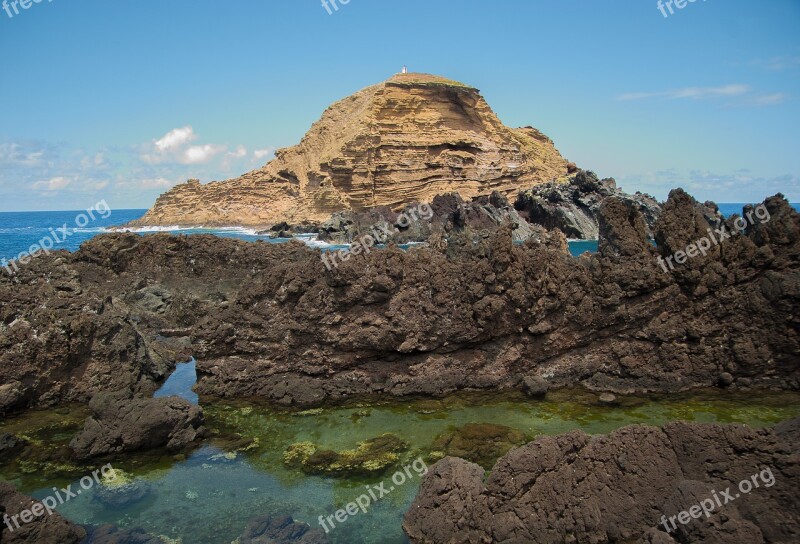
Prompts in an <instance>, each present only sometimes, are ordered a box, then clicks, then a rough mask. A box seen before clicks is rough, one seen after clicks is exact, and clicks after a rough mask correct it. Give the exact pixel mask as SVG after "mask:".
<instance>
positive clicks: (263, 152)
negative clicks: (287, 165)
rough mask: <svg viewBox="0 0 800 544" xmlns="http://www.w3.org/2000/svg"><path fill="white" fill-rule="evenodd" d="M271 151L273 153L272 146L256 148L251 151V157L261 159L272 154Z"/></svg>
mask: <svg viewBox="0 0 800 544" xmlns="http://www.w3.org/2000/svg"><path fill="white" fill-rule="evenodd" d="M273 153H275V148H274V147H265V148H264V149H256V150H255V151H253V157H255V158H256V159H259V160H261V159H263V158H264V157H268V156H270V155H272V154H273Z"/></svg>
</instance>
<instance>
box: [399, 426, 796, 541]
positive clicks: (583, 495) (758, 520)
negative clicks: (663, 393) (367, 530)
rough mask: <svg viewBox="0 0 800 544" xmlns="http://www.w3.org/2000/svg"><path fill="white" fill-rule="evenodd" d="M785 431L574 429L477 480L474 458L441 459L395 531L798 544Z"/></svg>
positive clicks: (425, 537)
mask: <svg viewBox="0 0 800 544" xmlns="http://www.w3.org/2000/svg"><path fill="white" fill-rule="evenodd" d="M796 425H797V420H795V426H796ZM794 439H796V436H790V435H789V434H787V433H786V432H785V431H784V432H782V431H781V430H780V429H778V428H776V429H775V430H772V429H764V430H754V429H751V428H748V427H746V426H744V425H724V426H720V425H698V424H689V423H670V424H668V425H666V426H665V427H664V428H663V429H659V428H656V427H650V426H645V425H632V426H629V427H624V428H622V429H619V430H617V431H615V432H613V433H611V434H610V435H608V436H594V437H592V436H589V435H586V434H585V433H583V432H582V431H573V432H570V433H567V434H564V435H560V436H545V437H542V438H539V439H537V440H535V441H534V442H531V443H529V444H527V445H525V446H523V447H521V448H517V449H515V450H512V451H511V452H509V453H508V454H507V455H506V456H505V457H503V458H502V459H500V460H499V461H498V462H497V464H496V465H495V466H494V468H493V470H492V472H491V474H490V475H489V477H488V479H487V480H485V481H484V476H485V474H484V470H483V469H482V468H480V467H479V466H478V465H475V464H473V463H470V462H468V461H465V460H463V459H458V458H454V457H448V458H445V459H444V460H442V461H440V462H438V463H436V464H435V465H433V466H432V467H431V469H430V471H429V472H428V474H427V475H426V476H425V478H424V479H423V481H422V486H421V488H420V491H419V494H418V495H417V498H416V499H415V501H414V503H413V504H412V505H411V508H410V509H409V510H408V512H407V513H406V516H405V519H404V523H403V527H404V529H405V531H406V533H407V534H408V535H409V537H410V538H411V541H412V542H414V543H432V544H433V543H435V544H446V543H453V544H455V543H458V544H462V543H490V542H519V543H522V542H537V543H541V544H547V543H554V544H555V543H562V542H587V543H605V542H653V543H656V542H658V543H665V544H667V543H674V542H681V543H689V542H718V543H730V544H739V543H742V542H748V543H753V544H759V543H764V542H771V543H786V544H790V543H795V542H798V541H800V457H799V456H798V452H797V442H796V441H794ZM767 469H768V470H769V472H768V473H765V472H762V471H765V470H767ZM770 474H771V476H772V477H770ZM754 475H759V476H758V477H757V481H758V483H759V487H758V488H753V489H752V491H750V493H749V494H742V493H740V495H741V496H740V497H739V498H734V499H733V502H729V503H728V504H723V505H722V506H717V505H714V506H715V509H714V511H713V513H711V515H710V517H709V518H708V519H706V518H705V516H703V517H702V518H701V519H696V520H695V519H693V520H691V521H690V522H689V523H688V524H687V525H682V524H680V523H677V522H676V525H677V527H678V530H674V529H673V530H672V531H671V533H670V534H667V532H666V529H665V528H664V526H663V525H661V523H662V519H661V516H662V515H665V516H667V518H669V517H670V516H675V515H677V514H678V513H679V512H681V511H684V510H685V511H689V509H690V508H691V507H692V506H694V505H697V504H700V503H701V501H703V500H704V499H713V496H714V495H713V494H712V491H716V492H717V494H718V495H721V493H720V492H721V491H723V490H726V489H727V488H730V490H731V491H730V492H729V493H730V494H731V495H732V496H734V495H735V494H736V493H739V489H738V487H737V486H738V485H739V482H740V481H742V480H750V481H751V483H752V480H751V477H752V476H754ZM762 475H763V476H762ZM770 482H772V485H769V486H768V484H770ZM722 497H724V496H722ZM721 501H722V502H724V501H725V499H724V498H721ZM701 515H702V514H701ZM667 523H669V522H668V521H667Z"/></svg>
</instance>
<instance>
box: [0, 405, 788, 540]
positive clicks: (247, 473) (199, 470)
mask: <svg viewBox="0 0 800 544" xmlns="http://www.w3.org/2000/svg"><path fill="white" fill-rule="evenodd" d="M204 408H205V411H206V418H207V421H208V426H209V428H210V429H211V430H212V436H211V437H209V439H207V441H206V443H205V445H204V446H203V447H202V448H201V449H199V450H197V451H195V452H194V453H193V454H192V455H190V456H188V458H186V459H177V460H176V459H175V458H172V457H157V456H138V457H136V458H129V459H126V460H118V461H116V462H114V463H113V464H114V467H115V468H118V469H122V470H124V471H126V472H129V473H131V474H132V475H133V477H134V478H135V479H136V481H139V482H142V483H145V484H146V485H147V486H149V492H148V494H147V495H146V496H145V498H143V499H142V500H140V501H139V502H136V503H134V504H131V505H129V506H126V507H120V508H109V507H107V506H104V505H103V504H101V503H99V502H98V501H97V500H96V497H95V495H96V493H95V490H94V489H92V490H87V491H84V492H83V493H82V494H81V495H80V496H79V497H77V498H75V499H72V500H70V501H69V502H67V503H66V504H64V505H63V506H61V507H60V509H59V511H60V512H61V513H62V514H63V515H65V516H66V517H68V518H70V519H71V520H73V521H76V522H79V523H87V524H95V525H98V524H102V523H114V524H117V525H120V526H122V527H141V528H143V529H145V530H147V531H148V532H151V533H153V534H158V535H165V536H168V537H170V538H172V539H182V542H183V543H184V544H206V543H209V544H220V543H229V542H231V541H233V540H234V539H236V537H237V536H239V535H240V534H241V533H242V531H243V528H244V527H245V526H246V524H247V522H248V520H250V519H252V518H254V517H256V516H259V515H263V514H289V515H292V516H293V517H294V518H295V519H297V520H301V521H305V522H307V523H309V524H311V525H312V526H314V527H317V526H318V522H317V520H318V517H319V516H320V515H323V516H328V515H333V514H334V512H335V511H336V510H337V509H339V508H342V507H343V506H344V505H346V504H347V503H349V502H352V501H354V500H355V499H356V497H358V496H359V495H362V494H363V493H365V488H364V486H365V485H376V484H378V483H379V482H381V481H383V482H386V486H385V487H386V489H389V488H390V487H395V489H394V490H393V491H392V492H391V493H390V494H389V495H387V496H385V497H383V499H382V500H381V501H379V502H377V503H375V504H374V505H372V506H371V507H370V508H369V510H368V512H366V513H362V512H359V513H358V514H357V515H355V516H352V517H351V518H350V519H348V520H347V521H346V522H345V523H343V524H339V523H337V527H336V529H334V530H332V531H331V533H330V535H329V536H330V538H331V540H332V541H333V542H336V543H339V542H341V543H348V544H350V543H361V542H364V543H400V542H405V541H406V540H405V538H404V536H403V533H402V529H401V526H400V523H401V519H402V514H403V512H404V511H405V510H406V509H407V508H408V506H409V504H410V502H411V500H412V499H413V497H414V495H415V493H416V491H417V489H418V485H419V477H418V474H417V473H416V472H415V471H413V470H410V471H408V472H407V473H406V474H407V476H408V475H410V476H411V478H410V479H408V478H407V479H408V480H409V481H407V482H406V483H404V484H403V485H397V486H395V485H394V483H392V481H391V477H392V475H393V474H394V472H395V470H397V469H398V468H400V467H402V466H404V465H407V464H409V463H410V462H412V461H413V460H414V459H417V458H418V457H420V456H421V457H423V458H424V459H425V460H426V462H427V463H430V462H431V460H432V459H431V457H430V454H431V452H432V451H433V450H434V449H435V448H434V447H433V443H434V441H435V440H436V439H437V437H439V436H440V435H442V434H443V433H446V432H448V431H452V430H453V429H455V428H457V427H461V426H463V425H466V424H469V423H492V424H498V425H504V426H508V427H511V428H513V429H516V430H518V431H521V432H522V433H524V435H525V437H526V438H527V439H532V438H535V437H536V436H538V435H541V434H558V433H562V432H565V431H569V430H572V429H582V430H584V431H585V432H588V433H607V432H610V431H612V430H614V429H616V428H619V427H621V426H624V425H628V424H632V423H648V424H654V425H660V424H663V423H665V422H667V421H672V420H678V419H681V420H688V421H697V422H709V423H710V422H718V423H746V424H749V425H752V426H756V427H760V426H767V425H771V424H774V423H776V422H778V421H781V420H784V419H788V418H790V417H794V416H796V415H798V414H800V395H797V394H793V393H780V394H768V395H755V394H753V393H748V394H746V395H744V394H743V395H731V394H726V395H724V396H723V395H721V394H720V393H718V392H709V393H695V394H693V395H691V396H674V395H673V396H671V397H665V398H663V399H653V398H651V399H634V398H628V399H625V401H624V404H623V406H620V407H614V408H611V407H603V406H598V405H597V403H596V397H595V396H594V395H591V394H588V393H584V392H577V391H561V392H555V393H552V394H550V395H549V396H548V398H547V399H546V400H544V401H533V400H527V399H525V398H523V397H521V396H518V395H516V394H503V395H497V394H495V395H488V396H487V395H462V396H453V397H450V398H448V399H444V400H441V401H432V400H421V401H413V402H407V403H404V404H373V405H367V404H362V405H358V406H349V407H341V408H333V409H325V410H311V411H307V412H300V413H291V412H278V411H274V410H271V409H267V408H262V407H257V406H252V405H247V404H246V403H227V404H226V403H218V404H214V405H206V406H204ZM84 416H85V409H84V408H81V407H75V408H72V409H70V410H66V409H62V410H60V411H59V412H53V411H50V412H43V413H29V414H26V415H25V416H23V417H21V418H16V419H11V420H7V421H5V422H2V423H0V432H14V433H17V434H20V433H21V434H24V435H25V436H27V437H28V438H29V439H30V440H32V441H36V442H38V443H39V444H40V448H39V449H38V450H37V453H35V454H31V453H30V452H28V453H26V455H23V457H24V458H20V459H16V460H14V461H11V462H10V463H7V464H5V465H4V466H3V467H2V468H0V477H2V479H5V480H8V481H12V482H13V483H15V484H17V485H18V486H20V488H21V491H23V492H26V493H30V494H33V495H34V496H35V497H37V498H43V497H45V496H47V495H48V494H50V493H52V491H51V489H52V487H53V486H60V487H61V486H65V485H66V484H67V483H70V482H73V489H76V488H79V485H78V484H77V480H78V479H79V478H80V477H81V476H83V475H86V474H89V473H90V472H91V469H94V468H97V467H99V466H100V465H101V464H103V463H104V462H98V463H97V465H96V466H92V467H76V466H72V465H70V464H69V463H68V462H67V461H65V459H67V455H68V453H67V451H66V450H65V444H66V443H67V442H68V440H69V438H70V436H71V434H72V433H73V432H74V431H75V430H76V429H77V428H78V427H79V425H80V422H81V421H82V419H83V417H84ZM384 433H393V434H395V435H396V436H398V437H399V438H401V439H402V440H404V441H405V442H407V443H408V446H409V448H408V450H407V451H405V452H404V453H402V454H401V456H400V457H401V459H400V460H399V462H398V464H397V465H396V466H395V467H393V468H391V469H390V470H389V471H388V472H386V473H384V474H382V475H379V476H373V477H351V478H348V479H342V478H333V477H323V476H309V475H306V474H304V473H303V472H301V471H300V470H298V469H294V468H288V467H287V466H285V465H284V462H283V458H284V452H285V451H286V449H287V448H288V447H289V446H290V445H292V444H294V443H298V442H304V441H307V442H313V443H314V444H315V445H317V446H318V447H320V448H322V449H331V450H335V451H342V450H350V449H353V448H355V447H356V445H357V443H358V442H361V441H364V440H367V439H370V438H374V437H377V436H380V435H383V434H384ZM226 454H227V455H226ZM44 457H46V458H47V459H48V461H42V459H43V458H44ZM59 459H61V461H59Z"/></svg>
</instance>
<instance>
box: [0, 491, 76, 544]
mask: <svg viewBox="0 0 800 544" xmlns="http://www.w3.org/2000/svg"><path fill="white" fill-rule="evenodd" d="M36 503H37V501H34V500H33V499H32V498H30V497H27V496H25V495H23V494H21V493H18V492H17V490H16V489H15V488H14V486H12V485H11V484H8V483H5V482H0V510H2V511H4V512H5V515H7V516H9V517H10V518H13V517H14V516H17V515H19V514H20V512H22V511H23V510H30V508H31V507H32V506H33V505H34V504H36ZM17 520H19V521H20V527H19V528H17V526H16V523H15V522H14V521H11V526H12V527H13V528H14V530H13V531H11V530H10V529H9V528H8V526H7V525H6V524H5V523H0V542H3V544H22V543H25V544H33V543H36V544H79V543H80V542H82V541H83V539H84V538H85V537H86V531H85V530H84V529H82V528H81V527H78V526H77V525H73V524H72V523H70V522H68V521H67V520H65V519H64V518H63V517H61V516H60V515H59V514H57V513H54V514H53V515H47V513H46V512H45V513H44V515H43V516H40V517H38V518H34V520H33V521H31V522H30V523H25V524H23V523H22V520H21V518H17Z"/></svg>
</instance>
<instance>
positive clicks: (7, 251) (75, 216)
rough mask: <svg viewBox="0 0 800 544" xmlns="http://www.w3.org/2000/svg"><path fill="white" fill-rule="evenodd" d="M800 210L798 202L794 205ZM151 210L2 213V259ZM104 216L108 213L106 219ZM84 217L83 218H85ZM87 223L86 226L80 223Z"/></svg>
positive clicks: (243, 232) (233, 233) (734, 209)
mask: <svg viewBox="0 0 800 544" xmlns="http://www.w3.org/2000/svg"><path fill="white" fill-rule="evenodd" d="M743 206H744V204H738V203H727V204H719V208H720V211H721V212H722V213H723V214H724V215H726V216H730V215H732V214H734V213H741V211H742V207H743ZM792 206H794V208H795V209H797V210H798V211H800V206H799V205H798V204H793V205H792ZM146 211H147V210H113V211H112V212H111V214H110V215H109V214H107V213H106V214H99V213H97V212H95V213H94V214H93V215H94V218H93V219H91V218H89V221H88V222H87V221H86V218H87V216H86V212H85V211H57V212H0V259H6V260H11V259H15V258H17V257H18V256H19V254H20V253H22V252H27V251H29V250H30V248H31V246H32V245H34V244H38V243H39V242H40V241H41V240H43V239H45V238H49V239H50V240H52V241H53V249H54V250H57V249H65V250H67V251H75V250H77V249H78V248H79V247H80V245H81V244H82V243H83V242H85V241H87V240H89V239H91V238H93V237H95V236H97V235H98V234H102V233H105V232H109V228H110V227H115V226H120V225H124V224H125V223H128V222H129V221H133V220H134V219H139V218H140V217H142V216H143V215H144V214H145V212H146ZM102 215H107V217H105V218H103V217H102ZM81 216H83V217H81ZM81 224H83V225H84V226H78V225H81ZM135 232H137V233H138V234H142V235H147V234H151V233H154V232H170V233H174V234H215V235H218V236H223V237H228V238H238V239H241V240H248V241H255V240H264V241H268V242H273V243H281V242H284V241H285V240H281V239H278V240H271V239H270V238H269V236H263V235H258V234H257V233H256V231H255V230H253V229H248V228H238V227H231V228H222V229H200V228H197V229H178V228H177V227H155V228H149V229H136V230H135ZM304 240H305V241H306V243H308V244H309V245H311V246H315V247H320V248H323V249H340V248H344V247H346V246H331V245H328V244H324V243H321V242H318V241H316V240H314V239H313V238H311V237H307V238H305V239H304ZM596 250H597V242H596V241H592V240H578V241H572V242H570V251H571V252H572V254H573V255H576V256H577V255H580V254H581V253H584V252H585V251H589V252H594V251H596Z"/></svg>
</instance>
